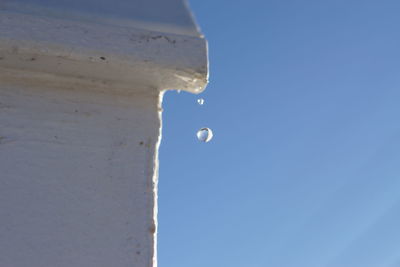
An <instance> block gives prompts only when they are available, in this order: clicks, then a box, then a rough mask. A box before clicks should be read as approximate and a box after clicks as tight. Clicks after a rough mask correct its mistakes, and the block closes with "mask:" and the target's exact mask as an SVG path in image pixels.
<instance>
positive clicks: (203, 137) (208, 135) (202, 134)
mask: <svg viewBox="0 0 400 267" xmlns="http://www.w3.org/2000/svg"><path fill="white" fill-rule="evenodd" d="M212 138H213V132H212V131H211V129H210V128H201V129H200V130H198V131H197V139H199V141H202V142H205V143H207V142H209V141H210V140H211V139H212Z"/></svg>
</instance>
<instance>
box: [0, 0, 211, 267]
mask: <svg viewBox="0 0 400 267" xmlns="http://www.w3.org/2000/svg"><path fill="white" fill-rule="evenodd" d="M128 2H129V3H128ZM128 2H127V1H122V0H121V1H120V0H116V1H114V2H112V1H103V0H100V1H92V0H81V1H75V0H71V1H64V0H62V1H58V2H57V3H55V2H54V1H47V0H17V1H9V0H0V170H1V172H0V218H1V223H0V267H2V266H4V267H47V266H56V267H111V266H112V267H156V266H157V250H156V248H157V238H156V237H157V179H158V161H157V160H158V159H157V153H158V145H159V141H160V138H161V116H160V114H161V99H162V95H163V92H164V90H168V89H171V90H174V89H175V90H186V91H188V92H191V93H200V92H202V91H203V90H204V88H205V86H206V84H207V79H208V59H207V42H206V41H205V39H204V38H203V37H202V36H201V34H200V33H199V32H198V31H197V28H196V26H195V23H194V22H193V20H192V19H191V15H190V13H189V12H188V11H187V10H186V8H185V3H184V1H183V0H149V1H144V0H132V1H128ZM155 4H156V6H154V5H155ZM163 7H165V8H163ZM129 8H135V10H134V12H131V11H130V10H129ZM136 8H137V9H136ZM154 8H158V9H159V10H158V11H157V12H158V13H157V12H154ZM160 10H161V11H162V12H166V13H165V14H164V13H163V14H161V13H160ZM168 10H170V13H169V12H167V11H168ZM142 11H143V12H142ZM108 13H109V14H108ZM127 14H128V16H126V15H127ZM131 14H133V17H132V18H131V17H130V15H131ZM157 14H158V15H157Z"/></svg>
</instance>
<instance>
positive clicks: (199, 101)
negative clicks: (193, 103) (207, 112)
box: [197, 98, 204, 106]
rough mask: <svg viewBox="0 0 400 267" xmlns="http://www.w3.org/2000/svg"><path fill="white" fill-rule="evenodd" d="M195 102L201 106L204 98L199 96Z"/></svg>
mask: <svg viewBox="0 0 400 267" xmlns="http://www.w3.org/2000/svg"><path fill="white" fill-rule="evenodd" d="M197 103H198V104H199V105H200V106H202V105H203V104H204V99H203V98H199V99H197Z"/></svg>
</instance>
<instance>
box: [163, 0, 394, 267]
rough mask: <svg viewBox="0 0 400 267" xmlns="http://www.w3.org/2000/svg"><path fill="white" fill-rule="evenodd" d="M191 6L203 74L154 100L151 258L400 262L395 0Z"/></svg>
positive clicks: (207, 263)
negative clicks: (208, 134) (206, 81)
mask: <svg viewBox="0 0 400 267" xmlns="http://www.w3.org/2000/svg"><path fill="white" fill-rule="evenodd" d="M190 4H191V7H192V9H193V10H194V13H195V15H196V18H197V21H198V23H199V24H200V26H201V28H202V30H203V32H204V33H205V35H206V37H207V39H208V40H209V47H210V67H211V76H210V85H209V86H208V89H207V90H206V91H205V92H204V93H203V94H201V95H200V97H203V98H204V99H205V104H204V106H199V105H197V104H196V99H197V98H198V96H195V95H190V94H188V93H184V92H182V93H180V94H177V93H176V92H168V93H167V94H166V95H165V98H164V114H163V119H164V129H163V140H162V144H161V152H160V153H161V154H160V162H161V166H160V183H159V266H160V267H221V266H227V267H239V266H240V267H268V266H271V267H324V266H329V267H347V266H348V267H386V266H393V267H394V266H400V230H399V227H400V142H399V140H400V101H399V100H400V2H399V1H398V0H392V1H387V0H379V1H378V0H376V1H371V0H363V1H361V0H358V1H354V0H346V1H344V0H335V1H321V0H318V1H317V0H307V1H282V0H273V1H270V0H254V1H251V0H250V1H249V0H247V1H244V0H235V1H222V0H220V1H211V0H192V1H190ZM204 126H206V127H210V128H212V129H213V130H214V134H215V135H214V139H213V140H212V141H211V142H210V143H207V144H203V143H199V142H198V141H197V140H196V137H195V132H196V131H197V129H199V128H201V127H204Z"/></svg>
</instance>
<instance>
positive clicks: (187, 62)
mask: <svg viewBox="0 0 400 267" xmlns="http://www.w3.org/2000/svg"><path fill="white" fill-rule="evenodd" d="M0 33H1V34H0V70H1V76H2V80H3V81H5V80H10V81H15V82H17V81H18V82H23V81H26V82H28V83H30V84H33V83H39V84H46V83H49V84H50V85H52V86H53V85H54V84H57V83H58V82H59V79H63V84H64V85H67V86H68V83H81V84H82V85H85V86H103V87H109V88H110V87H112V88H113V89H114V90H124V91H130V90H134V89H133V88H151V89H153V90H154V89H155V90H158V91H162V90H184V91H187V92H191V93H196V94H197V93H200V92H202V91H203V90H204V89H205V86H206V85H207V82H208V56H207V42H206V40H205V39H204V38H203V37H202V35H200V34H199V35H193V34H190V35H189V34H178V33H171V32H163V31H154V30H148V29H144V28H143V27H139V25H138V27H137V28H135V27H132V25H130V26H129V27H125V26H121V25H113V24H99V23H96V22H92V21H82V20H79V21H76V20H72V19H67V18H55V17H45V16H38V15H34V14H24V13H17V12H10V11H7V10H5V11H4V10H1V11H0Z"/></svg>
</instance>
